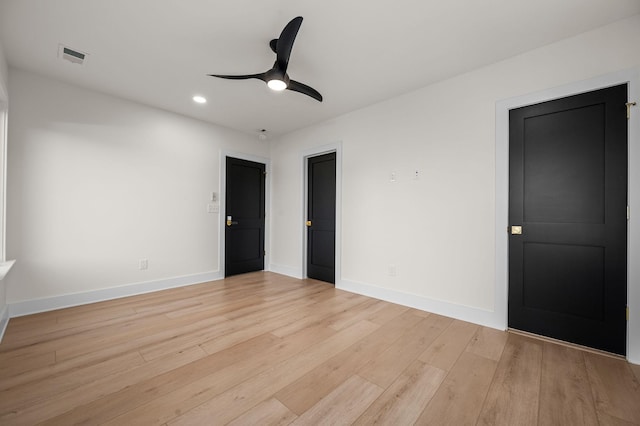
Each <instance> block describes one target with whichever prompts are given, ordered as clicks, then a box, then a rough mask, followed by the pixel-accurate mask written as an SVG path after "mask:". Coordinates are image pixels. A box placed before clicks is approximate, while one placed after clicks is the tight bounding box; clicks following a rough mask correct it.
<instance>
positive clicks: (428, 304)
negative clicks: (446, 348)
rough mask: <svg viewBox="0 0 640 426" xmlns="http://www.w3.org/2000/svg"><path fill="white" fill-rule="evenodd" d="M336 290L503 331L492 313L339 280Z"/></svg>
mask: <svg viewBox="0 0 640 426" xmlns="http://www.w3.org/2000/svg"><path fill="white" fill-rule="evenodd" d="M336 288H337V289H340V290H345V291H348V292H351V293H357V294H361V295H363V296H368V297H373V298H375V299H380V300H384V301H386V302H391V303H397V304H398V305H403V306H408V307H410V308H415V309H420V310H421V311H426V312H431V313H434V314H438V315H443V316H446V317H450V318H455V319H459V320H462V321H467V322H471V323H474V324H478V325H483V326H486V327H490V328H495V329H498V330H504V324H503V322H504V321H501V318H498V317H499V315H496V313H495V312H492V311H486V310H484V309H479V308H473V307H470V306H463V305H457V304H454V303H449V302H444V301H442V300H435V299H429V298H426V297H423V296H418V295H415V294H411V293H404V292H401V291H396V290H390V289H388V288H382V287H377V286H374V285H371V284H365V283H360V282H357V281H350V280H339V281H338V282H337V283H336Z"/></svg>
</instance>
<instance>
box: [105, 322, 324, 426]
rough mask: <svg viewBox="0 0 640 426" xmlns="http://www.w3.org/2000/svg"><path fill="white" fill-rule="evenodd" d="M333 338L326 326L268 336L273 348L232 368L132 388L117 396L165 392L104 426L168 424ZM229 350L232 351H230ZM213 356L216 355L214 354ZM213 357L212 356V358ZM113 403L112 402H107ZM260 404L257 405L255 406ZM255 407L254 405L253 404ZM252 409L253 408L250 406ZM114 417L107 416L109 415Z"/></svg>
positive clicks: (194, 371) (137, 400) (195, 371)
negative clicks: (155, 390)
mask: <svg viewBox="0 0 640 426" xmlns="http://www.w3.org/2000/svg"><path fill="white" fill-rule="evenodd" d="M334 334H336V331H335V330H333V329H330V328H329V327H326V326H317V327H314V328H311V329H305V330H302V331H301V332H299V333H298V334H294V335H291V336H287V337H286V338H284V339H280V338H277V337H276V336H273V335H270V336H271V337H272V338H274V339H276V340H274V345H273V346H269V347H268V348H263V349H262V350H261V351H260V352H255V351H252V352H250V353H245V354H244V356H242V357H237V360H236V362H234V363H233V364H231V365H229V366H227V367H225V368H222V369H219V370H217V371H215V372H213V373H209V374H208V373H207V372H206V370H203V369H202V368H194V367H197V366H194V365H192V366H190V368H189V369H188V370H186V372H181V371H176V372H175V373H174V374H175V376H176V378H175V379H174V380H179V379H180V380H181V381H180V382H177V381H176V382H175V383H173V384H170V386H168V387H165V386H166V380H164V379H162V380H159V381H156V382H154V383H147V384H145V383H140V384H139V386H138V388H137V389H136V388H132V389H131V390H130V392H131V393H130V394H129V395H118V396H119V397H121V398H122V400H125V401H126V400H127V398H129V399H131V398H135V395H136V394H139V393H140V392H144V390H145V389H147V388H148V386H149V385H152V386H154V387H158V386H163V387H165V389H166V393H164V394H162V395H159V396H157V397H155V398H153V399H152V400H150V401H147V400H140V398H135V399H134V401H133V402H134V403H137V405H138V406H137V407H136V408H134V409H132V410H130V411H127V410H123V409H122V407H118V408H117V410H118V414H120V413H124V414H121V415H120V416H119V417H117V418H114V419H113V420H111V421H109V422H107V423H105V424H111V425H114V426H119V425H123V424H126V425H135V424H139V425H146V424H149V423H153V424H159V423H165V422H168V421H169V420H172V419H174V418H175V417H177V416H180V415H181V414H182V413H185V412H187V411H189V410H191V409H193V408H195V407H197V406H199V405H200V404H203V403H205V402H207V401H208V400H210V399H212V398H214V397H216V396H218V395H220V394H221V393H223V392H224V391H226V390H228V389H231V388H233V387H234V386H237V385H238V384H240V383H242V382H244V381H246V380H249V379H251V378H254V377H255V376H257V375H259V374H261V373H264V372H265V371H268V370H269V369H272V368H274V366H277V365H279V364H281V363H283V362H285V361H286V360H288V359H290V358H292V357H294V356H295V355H296V354H299V353H302V352H303V351H305V350H306V349H308V348H309V347H310V346H314V345H315V344H318V343H319V342H322V341H324V340H326V339H328V338H330V337H331V336H333V335H334ZM229 350H232V348H230V349H229ZM215 355H218V353H216V354H215ZM215 355H212V356H215ZM185 374H195V375H197V376H198V379H197V380H191V379H189V378H187V380H185V377H184V375H185ZM270 396H271V395H268V396H266V397H264V398H262V399H260V401H262V400H264V399H267V398H268V397H270ZM110 399H112V398H110ZM258 402H259V401H256V404H257V403H258ZM254 405H255V404H254ZM251 407H253V405H252V406H251ZM111 414H113V413H110V415H111ZM240 414H241V413H237V414H236V415H235V416H233V417H230V418H229V420H232V419H233V418H234V417H236V416H238V415H240Z"/></svg>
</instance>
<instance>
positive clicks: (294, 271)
mask: <svg viewBox="0 0 640 426" xmlns="http://www.w3.org/2000/svg"><path fill="white" fill-rule="evenodd" d="M269 271H271V272H275V273H276V274H280V275H286V276H288V277H292V278H298V279H299V280H301V279H303V278H304V277H303V276H302V269H300V268H296V267H293V266H286V265H278V264H276V263H271V264H269Z"/></svg>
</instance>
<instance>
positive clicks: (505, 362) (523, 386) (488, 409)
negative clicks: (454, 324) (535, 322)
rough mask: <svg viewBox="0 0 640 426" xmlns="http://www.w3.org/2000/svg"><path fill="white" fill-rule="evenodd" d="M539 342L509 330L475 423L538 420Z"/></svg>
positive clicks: (529, 422) (540, 345) (517, 422)
mask: <svg viewBox="0 0 640 426" xmlns="http://www.w3.org/2000/svg"><path fill="white" fill-rule="evenodd" d="M541 370H542V343H541V342H540V341H537V340H533V339H530V338H528V337H524V336H519V335H515V334H510V335H509V337H508V339H507V343H506V345H505V348H504V351H503V355H502V358H501V359H500V362H499V363H498V367H497V370H496V373H495V376H494V379H493V382H492V384H491V387H490V388H489V391H488V393H487V398H486V400H485V403H484V406H483V409H482V411H481V414H480V418H479V420H478V425H505V426H506V425H535V424H537V423H538V401H539V395H540V374H541Z"/></svg>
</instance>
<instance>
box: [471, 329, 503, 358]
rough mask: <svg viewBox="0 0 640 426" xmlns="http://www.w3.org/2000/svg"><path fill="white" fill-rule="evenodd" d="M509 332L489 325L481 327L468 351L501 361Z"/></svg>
mask: <svg viewBox="0 0 640 426" xmlns="http://www.w3.org/2000/svg"><path fill="white" fill-rule="evenodd" d="M507 337H509V333H508V332H506V331H500V330H495V329H493V328H489V327H480V328H479V329H478V331H477V332H476V334H475V335H474V336H473V338H472V339H471V341H470V342H469V345H468V346H467V351H468V352H471V353H474V354H476V355H480V356H483V357H485V358H488V359H492V360H494V361H499V360H500V356H501V355H502V351H503V350H504V345H505V344H506V343H507Z"/></svg>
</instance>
